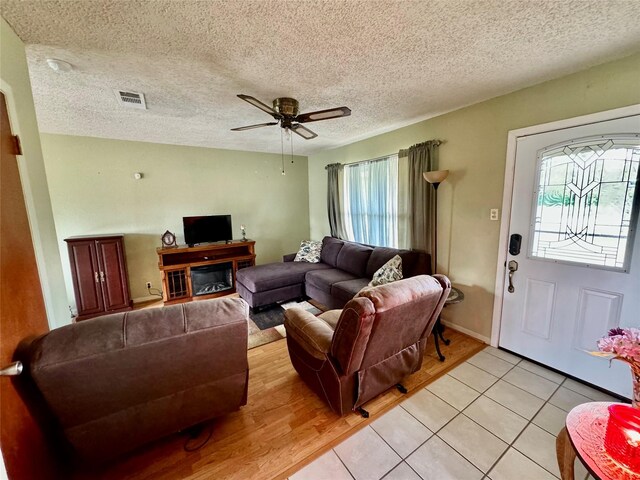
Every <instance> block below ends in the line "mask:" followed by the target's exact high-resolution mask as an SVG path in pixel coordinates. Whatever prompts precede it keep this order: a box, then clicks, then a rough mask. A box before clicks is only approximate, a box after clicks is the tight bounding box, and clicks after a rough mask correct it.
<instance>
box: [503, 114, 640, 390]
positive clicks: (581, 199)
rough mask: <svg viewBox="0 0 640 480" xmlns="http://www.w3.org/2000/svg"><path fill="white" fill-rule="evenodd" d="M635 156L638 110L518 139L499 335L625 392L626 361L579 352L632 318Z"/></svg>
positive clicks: (636, 299) (638, 262)
mask: <svg viewBox="0 0 640 480" xmlns="http://www.w3.org/2000/svg"><path fill="white" fill-rule="evenodd" d="M639 163H640V116H638V115H635V116H631V117H626V118H621V119H616V120H609V121H605V122H598V123H593V124H589V125H583V126H579V127H573V128H566V129H562V130H556V131H551V132H546V133H541V134H538V135H531V136H526V137H520V138H518V141H517V147H516V162H515V175H514V184H513V185H514V187H513V197H512V209H511V219H510V224H509V235H510V239H513V241H512V242H511V243H512V245H511V247H512V248H515V247H516V245H514V243H517V242H516V240H517V238H516V237H515V235H521V237H522V238H521V249H520V253H519V254H516V251H515V250H513V251H510V252H509V254H508V255H507V263H508V264H509V265H510V266H511V267H512V270H513V267H516V264H517V270H515V271H513V272H512V275H511V286H512V288H508V287H509V285H510V283H509V273H510V272H509V268H507V269H506V271H505V275H506V280H505V288H504V293H503V303H502V321H501V326H500V340H499V345H500V346H501V347H504V348H506V349H508V350H511V351H514V352H516V353H519V354H521V355H523V356H525V357H528V358H530V359H533V360H535V361H538V362H541V363H543V364H545V365H548V366H550V367H553V368H555V369H557V370H560V371H562V372H565V373H567V374H569V375H572V376H574V377H577V378H580V379H582V380H585V381H587V382H589V383H592V384H594V385H598V386H600V387H602V388H605V389H607V390H610V391H612V392H616V393H619V394H621V395H624V396H626V397H630V396H631V377H630V373H629V367H628V366H627V365H626V364H624V363H622V362H618V361H615V362H612V364H611V367H610V366H609V362H608V361H607V360H604V359H602V358H596V357H593V356H591V355H589V354H588V353H587V352H588V351H593V350H596V349H597V346H596V341H597V340H598V339H599V338H600V337H602V336H604V335H606V333H607V331H608V330H609V329H611V328H615V327H618V326H620V327H628V326H636V327H637V326H639V325H640V232H637V233H636V232H635V229H636V228H637V226H638V210H639V208H638V207H639V205H640V187H639V186H638V183H639V182H638V172H639V168H638V165H639ZM510 250H511V249H510Z"/></svg>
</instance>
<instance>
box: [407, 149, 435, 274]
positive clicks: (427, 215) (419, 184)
mask: <svg viewBox="0 0 640 480" xmlns="http://www.w3.org/2000/svg"><path fill="white" fill-rule="evenodd" d="M437 145H438V142H435V141H428V142H423V143H418V144H416V145H413V146H412V147H410V148H409V149H408V151H401V152H400V153H399V155H404V156H407V157H408V158H409V203H410V205H411V211H412V212H413V215H412V216H411V221H410V229H409V230H410V235H409V239H410V246H411V248H412V249H414V250H423V251H425V252H427V253H429V254H432V253H433V233H434V224H433V222H434V218H435V211H434V203H435V190H434V189H433V187H432V186H431V184H430V183H428V182H427V181H426V180H425V179H424V177H423V176H422V173H423V172H428V171H431V170H436V168H437V166H438V159H437V154H438V146H437ZM433 267H434V266H433V265H432V266H431V271H434V270H433Z"/></svg>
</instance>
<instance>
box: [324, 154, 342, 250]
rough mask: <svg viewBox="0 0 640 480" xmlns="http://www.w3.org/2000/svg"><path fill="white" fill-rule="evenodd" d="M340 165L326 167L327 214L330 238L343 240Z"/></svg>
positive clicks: (333, 164)
mask: <svg viewBox="0 0 640 480" xmlns="http://www.w3.org/2000/svg"><path fill="white" fill-rule="evenodd" d="M341 168H342V165H341V164H340V163H332V164H330V165H327V213H328V215H329V228H330V229H331V236H332V237H336V238H345V231H344V222H343V219H342V206H341V205H340V181H339V176H340V169H341Z"/></svg>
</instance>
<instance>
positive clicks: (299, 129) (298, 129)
mask: <svg viewBox="0 0 640 480" xmlns="http://www.w3.org/2000/svg"><path fill="white" fill-rule="evenodd" d="M291 131H292V132H295V133H297V134H298V135H300V136H301V137H302V138H304V139H305V140H311V139H312V138H316V137H317V136H318V134H317V133H315V132H312V131H311V130H309V129H308V128H307V127H304V126H302V125H298V124H296V125H291Z"/></svg>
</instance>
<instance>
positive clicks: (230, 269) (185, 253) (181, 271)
mask: <svg viewBox="0 0 640 480" xmlns="http://www.w3.org/2000/svg"><path fill="white" fill-rule="evenodd" d="M255 243H256V242H255V241H253V240H246V241H242V240H232V241H231V242H229V243H208V244H204V245H198V246H195V247H188V246H186V245H181V246H177V247H160V248H158V249H156V251H157V252H158V267H159V268H160V272H161V274H162V297H163V300H164V303H165V305H171V304H174V303H183V302H190V301H192V300H204V299H207V298H215V297H220V296H223V295H228V294H230V293H234V292H235V291H236V271H237V270H238V269H240V268H245V267H251V266H253V265H255V261H256V254H255V249H254V247H255ZM207 275H210V276H211V277H212V278H214V279H215V280H216V281H210V282H206V281H203V280H202V279H203V278H207V277H206V276H207Z"/></svg>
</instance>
